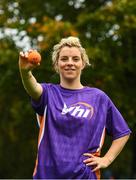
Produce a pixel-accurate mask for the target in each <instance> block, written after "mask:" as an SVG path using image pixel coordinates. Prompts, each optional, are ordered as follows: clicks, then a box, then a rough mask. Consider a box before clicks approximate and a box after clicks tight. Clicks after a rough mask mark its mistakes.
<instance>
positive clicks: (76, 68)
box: [57, 46, 84, 82]
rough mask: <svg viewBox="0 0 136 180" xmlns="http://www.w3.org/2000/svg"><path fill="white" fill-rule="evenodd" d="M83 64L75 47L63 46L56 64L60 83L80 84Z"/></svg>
mask: <svg viewBox="0 0 136 180" xmlns="http://www.w3.org/2000/svg"><path fill="white" fill-rule="evenodd" d="M83 68H84V63H83V60H82V58H81V52H80V50H79V49H78V48H77V47H68V46H65V47H63V48H62V49H61V51H60V53H59V57H58V62H57V69H58V72H59V74H60V79H61V81H74V80H77V81H78V82H80V75H81V71H82V70H83Z"/></svg>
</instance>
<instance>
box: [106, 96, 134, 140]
mask: <svg viewBox="0 0 136 180" xmlns="http://www.w3.org/2000/svg"><path fill="white" fill-rule="evenodd" d="M106 130H107V132H108V134H109V135H111V136H112V138H113V140H114V139H118V138H120V137H123V136H125V135H128V134H130V133H131V130H130V129H129V127H128V125H127V123H126V121H125V120H124V118H123V117H122V115H121V113H120V112H119V110H118V109H117V108H116V107H115V105H114V104H113V102H112V101H111V100H110V99H109V101H108V110H107V118H106Z"/></svg>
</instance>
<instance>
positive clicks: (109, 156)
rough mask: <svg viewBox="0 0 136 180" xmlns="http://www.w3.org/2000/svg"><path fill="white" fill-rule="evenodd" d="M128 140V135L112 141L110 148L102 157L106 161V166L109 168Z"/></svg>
mask: <svg viewBox="0 0 136 180" xmlns="http://www.w3.org/2000/svg"><path fill="white" fill-rule="evenodd" d="M128 139H129V135H126V136H124V137H121V138H119V139H116V140H113V142H112V145H111V147H110V148H109V150H108V152H107V153H106V154H105V156H104V157H103V158H105V160H106V161H107V166H109V165H110V164H111V163H112V162H113V161H114V159H115V158H116V157H117V156H118V155H119V153H120V152H121V151H122V149H123V147H124V146H125V144H126V142H127V141H128Z"/></svg>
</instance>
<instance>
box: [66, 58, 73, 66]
mask: <svg viewBox="0 0 136 180" xmlns="http://www.w3.org/2000/svg"><path fill="white" fill-rule="evenodd" d="M67 63H68V65H73V63H74V62H73V59H72V57H69V58H68V61H67Z"/></svg>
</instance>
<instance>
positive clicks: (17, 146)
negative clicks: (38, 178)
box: [0, 0, 136, 178]
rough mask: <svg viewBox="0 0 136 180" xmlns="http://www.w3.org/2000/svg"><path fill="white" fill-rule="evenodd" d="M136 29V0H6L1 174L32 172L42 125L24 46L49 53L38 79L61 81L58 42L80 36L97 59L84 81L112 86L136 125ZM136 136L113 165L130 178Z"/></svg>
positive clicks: (0, 20)
mask: <svg viewBox="0 0 136 180" xmlns="http://www.w3.org/2000/svg"><path fill="white" fill-rule="evenodd" d="M135 30H136V2H135V0H131V1H129V0H126V1H124V0H113V1H109V0H107V1H106V0H97V1H90V0H84V1H83V0H69V1H65V2H64V1H63V0H58V1H53V0H50V1H48V0H47V1H44V2H43V1H42V0H38V1H35V2H33V1H32V0H29V1H25V0H16V1H13V0H10V1H9V0H1V1H0V34H1V38H0V40H1V44H0V77H1V80H0V94H1V96H0V114H1V121H0V147H1V149H0V154H1V155H0V161H1V162H2V167H1V169H0V177H1V178H28V177H29V178H30V177H31V175H32V171H33V167H34V163H35V162H34V160H35V157H36V148H37V141H36V140H37V133H38V129H37V127H36V126H35V123H34V120H33V119H35V115H34V112H33V110H32V109H31V106H30V103H29V97H28V96H27V95H26V93H25V91H24V89H23V86H22V84H21V79H20V76H19V71H18V52H19V51H20V50H22V49H24V50H27V49H28V48H30V47H32V48H37V49H38V50H39V51H40V53H41V55H42V59H43V60H42V63H41V66H40V67H39V68H38V69H36V70H35V71H34V73H35V75H36V77H37V79H38V80H39V81H40V82H42V81H46V82H55V83H56V82H58V76H57V74H56V73H55V72H54V71H53V69H52V68H51V63H52V62H51V51H52V46H53V45H54V44H55V43H57V42H58V41H59V40H60V39H61V38H62V37H66V36H70V35H73V36H79V37H80V39H81V42H82V44H83V46H84V47H85V48H86V50H87V53H88V55H89V58H90V61H91V64H92V67H89V68H87V69H85V71H84V73H83V75H82V81H83V83H84V84H85V85H92V86H95V87H99V88H101V89H103V90H104V91H106V92H107V94H109V96H110V97H111V98H112V99H113V101H114V102H115V104H116V105H117V107H118V108H119V109H120V111H121V112H122V114H123V116H124V117H125V119H126V121H127V122H128V124H129V126H130V127H131V129H132V130H134V131H135V124H136V120H135V114H136V111H135V108H134V107H135V103H136V98H135V91H136V86H135V84H136V83H135V82H136V78H135V77H136V76H135V75H136V72H135V65H136V61H135V52H136V43H135V39H136V37H135V36H136V34H135ZM39 72H40V73H39ZM43 77H44V79H43ZM133 138H135V135H132V137H131V139H130V141H129V143H128V145H127V148H125V150H124V151H123V153H122V154H123V155H121V156H119V158H118V159H117V163H115V165H114V164H113V165H112V169H113V170H114V171H115V172H121V173H122V174H124V176H125V177H127V178H130V176H131V177H133V176H134V174H135V166H134V163H135V162H134V161H135V158H136V157H135V156H134V155H135V153H133V151H134V152H135V150H136V147H135V143H134V142H135V141H134V139H133ZM133 144H134V145H133ZM132 147H133V151H132V150H131V149H132ZM30 152H35V153H30ZM124 156H129V158H128V159H127V161H126V160H125V158H124ZM7 162H8V163H7ZM122 162H123V163H122ZM26 164H27V166H26ZM116 164H119V166H117V167H116ZM20 166H21V167H24V168H20ZM7 167H8V168H7ZM131 167H132V168H131ZM131 169H132V171H131ZM120 177H122V176H120ZM125 177H122V178H125Z"/></svg>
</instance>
